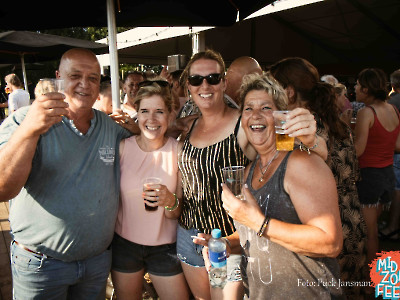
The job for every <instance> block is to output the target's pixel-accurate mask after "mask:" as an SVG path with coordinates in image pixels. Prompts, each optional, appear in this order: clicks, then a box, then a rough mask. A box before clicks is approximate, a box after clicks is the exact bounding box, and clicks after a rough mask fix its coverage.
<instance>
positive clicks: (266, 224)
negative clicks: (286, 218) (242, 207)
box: [257, 217, 271, 237]
mask: <svg viewBox="0 0 400 300" xmlns="http://www.w3.org/2000/svg"><path fill="white" fill-rule="evenodd" d="M269 220H271V218H270V217H265V219H264V222H263V223H262V225H261V228H260V230H259V231H258V232H257V235H258V236H259V237H262V236H263V234H264V231H265V229H267V227H268V224H269Z"/></svg>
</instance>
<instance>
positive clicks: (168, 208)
mask: <svg viewBox="0 0 400 300" xmlns="http://www.w3.org/2000/svg"><path fill="white" fill-rule="evenodd" d="M173 195H174V197H175V204H174V206H172V207H169V206H165V207H164V208H165V209H166V210H168V211H173V210H175V209H176V208H177V207H178V206H179V199H178V197H177V196H176V194H173Z"/></svg>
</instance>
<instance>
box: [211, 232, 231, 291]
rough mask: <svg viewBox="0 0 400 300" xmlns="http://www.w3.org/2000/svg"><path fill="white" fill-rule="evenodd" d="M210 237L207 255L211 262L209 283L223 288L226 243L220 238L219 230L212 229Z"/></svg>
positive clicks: (214, 286) (224, 281) (224, 282)
mask: <svg viewBox="0 0 400 300" xmlns="http://www.w3.org/2000/svg"><path fill="white" fill-rule="evenodd" d="M211 235H212V238H211V239H210V240H209V241H208V255H209V258H210V262H211V269H210V273H209V279H210V285H211V287H213V288H223V287H224V286H225V284H226V279H227V277H226V244H225V241H224V240H223V239H222V238H221V230H219V229H214V230H213V231H212V232H211Z"/></svg>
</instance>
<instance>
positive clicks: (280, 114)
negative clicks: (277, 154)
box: [273, 110, 294, 151]
mask: <svg viewBox="0 0 400 300" xmlns="http://www.w3.org/2000/svg"><path fill="white" fill-rule="evenodd" d="M289 112H290V110H276V111H274V112H273V116H274V122H275V138H276V150H279V151H291V150H293V147H294V137H290V136H288V135H287V134H284V133H283V132H284V130H283V129H282V125H283V124H285V123H286V117H287V114H288V113H289Z"/></svg>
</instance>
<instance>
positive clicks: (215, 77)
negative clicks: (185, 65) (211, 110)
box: [188, 73, 222, 86]
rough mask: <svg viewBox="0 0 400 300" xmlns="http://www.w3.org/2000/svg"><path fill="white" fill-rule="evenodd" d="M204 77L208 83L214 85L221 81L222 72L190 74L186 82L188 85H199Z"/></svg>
mask: <svg viewBox="0 0 400 300" xmlns="http://www.w3.org/2000/svg"><path fill="white" fill-rule="evenodd" d="M204 79H205V80H206V81H207V83H208V84H211V85H216V84H219V83H220V82H221V79H222V74H219V73H213V74H208V75H207V76H201V75H190V76H189V78H188V82H189V84H190V85H193V86H199V85H201V84H202V83H203V80H204Z"/></svg>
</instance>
